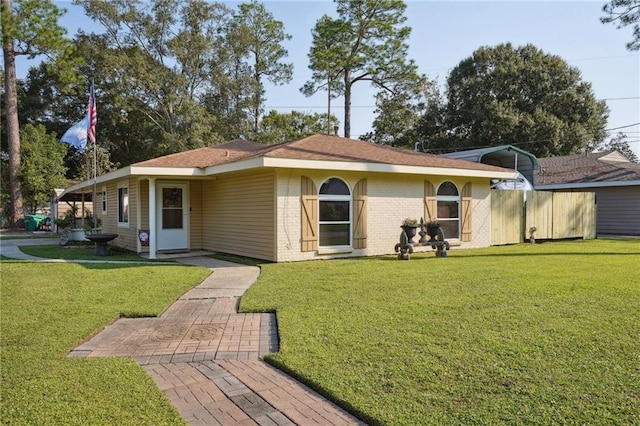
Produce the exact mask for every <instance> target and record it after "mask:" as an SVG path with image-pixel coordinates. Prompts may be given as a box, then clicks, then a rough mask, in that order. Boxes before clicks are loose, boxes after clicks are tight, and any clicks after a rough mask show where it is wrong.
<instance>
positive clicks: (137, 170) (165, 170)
mask: <svg viewBox="0 0 640 426" xmlns="http://www.w3.org/2000/svg"><path fill="white" fill-rule="evenodd" d="M128 176H167V177H176V176H177V177H198V176H206V175H205V173H204V169H203V168H200V167H140V166H135V165H131V166H126V167H123V168H121V169H118V170H115V171H113V172H109V173H106V174H104V175H101V176H98V177H96V179H95V184H96V185H101V184H103V183H106V182H109V181H112V180H117V179H123V178H126V177H128ZM93 184H94V180H93V179H90V180H85V181H83V182H78V183H76V184H74V185H71V186H69V187H67V188H65V190H64V191H63V192H62V193H61V194H59V195H58V197H57V198H62V197H63V196H64V195H66V194H69V193H73V192H90V191H85V190H86V189H91V190H93Z"/></svg>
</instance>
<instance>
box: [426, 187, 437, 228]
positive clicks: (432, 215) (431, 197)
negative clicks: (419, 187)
mask: <svg viewBox="0 0 640 426" xmlns="http://www.w3.org/2000/svg"><path fill="white" fill-rule="evenodd" d="M437 217H438V216H437V210H436V188H435V187H434V186H433V184H432V183H431V182H429V181H428V180H425V181H424V220H425V221H429V220H431V219H436V218H437Z"/></svg>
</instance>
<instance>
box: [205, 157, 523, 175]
mask: <svg viewBox="0 0 640 426" xmlns="http://www.w3.org/2000/svg"><path fill="white" fill-rule="evenodd" d="M258 167H270V168H284V169H313V170H336V171H360V172H376V173H400V174H418V175H437V176H465V177H480V178H489V179H491V178H498V179H515V178H516V177H517V172H515V171H510V170H507V169H505V171H503V172H502V171H493V170H491V171H490V170H474V169H460V168H449V167H427V166H407V165H399V164H385V163H365V162H349V161H327V160H298V159H290V158H273V157H259V158H253V159H250V160H244V161H238V162H235V163H230V164H223V165H219V166H211V167H207V169H206V170H205V174H206V175H213V174H219V173H227V172H232V171H240V170H248V169H252V168H258Z"/></svg>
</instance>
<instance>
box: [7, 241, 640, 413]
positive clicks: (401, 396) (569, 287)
mask: <svg viewBox="0 0 640 426" xmlns="http://www.w3.org/2000/svg"><path fill="white" fill-rule="evenodd" d="M34 265H35V264H34V263H28V262H12V261H4V260H3V261H2V262H1V263H0V268H1V285H2V288H1V296H2V297H1V298H0V312H1V314H0V326H1V333H2V340H1V357H2V358H1V364H0V366H1V370H2V380H1V382H0V391H1V397H2V398H1V402H0V419H2V420H1V422H2V424H38V425H47V424H52V425H53V424H56V425H57V424H65V425H66V424H71V425H74V424H77V425H80V424H136V425H140V424H149V425H160V424H181V422H182V420H181V419H180V417H179V416H178V414H177V413H176V412H175V410H174V409H173V408H172V407H171V405H170V404H169V403H168V402H167V401H166V400H165V399H164V397H163V396H162V394H161V392H160V391H158V389H157V388H156V387H155V385H154V383H153V381H152V380H151V379H150V378H149V377H148V376H147V375H146V373H145V372H144V371H143V370H142V369H141V368H140V367H139V366H137V365H136V363H135V362H134V361H132V360H129V359H78V358H66V357H65V355H66V353H67V352H68V351H69V350H71V349H72V348H73V347H75V346H76V345H77V344H78V343H80V342H81V341H83V340H84V339H86V338H87V337H89V336H91V335H92V334H94V333H96V332H98V331H99V330H100V329H101V328H103V327H104V326H105V325H106V324H108V323H109V322H111V321H112V320H113V319H115V318H116V317H117V316H118V315H119V314H122V313H124V314H126V315H129V316H136V315H138V314H144V315H157V314H159V313H161V312H162V311H163V310H164V309H165V308H166V307H167V306H168V305H169V304H170V303H171V302H172V301H173V300H174V299H175V298H177V297H178V296H179V295H180V294H182V293H184V292H185V291H186V290H187V289H188V288H191V287H193V286H194V285H195V284H196V283H198V282H200V281H201V280H202V279H203V278H204V276H205V275H206V274H207V273H208V271H206V270H205V269H202V268H197V267H189V266H182V265H175V266H172V265H151V264H149V265H104V264H95V265H89V264H83V265H80V264H37V267H35V266H34ZM261 267H262V274H261V276H260V278H259V280H258V282H257V283H256V284H255V285H254V286H252V287H251V289H250V290H249V292H248V294H247V295H246V296H245V297H244V298H243V300H242V306H241V307H242V309H243V310H245V311H261V310H268V311H277V313H278V327H279V333H280V337H281V346H280V353H278V354H276V355H273V356H271V357H270V361H271V362H272V363H274V364H276V365H278V366H281V367H282V368H284V369H285V370H287V371H289V372H291V373H293V374H294V375H296V376H298V377H300V378H302V379H303V380H304V381H306V382H307V383H309V384H311V385H312V386H313V387H315V388H316V389H319V390H321V391H322V392H323V393H325V394H326V395H329V396H331V397H332V398H334V399H335V400H336V401H338V402H340V403H341V404H342V405H344V406H346V407H348V408H350V409H351V410H352V411H353V412H355V413H356V414H358V415H359V416H360V417H361V418H363V419H365V420H367V421H368V422H370V423H372V424H392V425H416V424H438V425H439V424H465V425H468V424H598V425H600V424H625V425H626V424H640V409H639V408H638V407H640V313H639V308H638V307H639V306H640V240H633V241H631V240H626V241H613V240H596V241H569V242H553V243H544V244H536V245H534V246H531V245H524V244H523V245H516V246H506V247H493V248H489V249H482V250H452V251H450V252H449V257H447V258H436V257H435V256H434V255H433V253H432V252H431V253H429V254H421V255H413V256H412V260H410V261H408V262H405V261H398V260H396V259H395V256H389V257H382V258H373V259H356V260H334V261H316V262H301V263H289V264H263V265H262V266H261Z"/></svg>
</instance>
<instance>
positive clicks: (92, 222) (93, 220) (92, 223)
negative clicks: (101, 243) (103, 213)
mask: <svg viewBox="0 0 640 426" xmlns="http://www.w3.org/2000/svg"><path fill="white" fill-rule="evenodd" d="M101 226H102V219H100V218H99V217H94V216H93V214H92V213H91V212H90V211H88V212H86V213H85V215H84V233H85V235H91V234H99V233H101V232H102V228H101Z"/></svg>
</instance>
